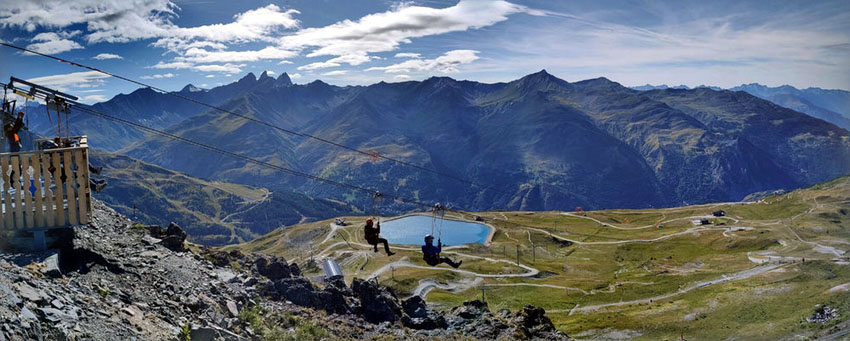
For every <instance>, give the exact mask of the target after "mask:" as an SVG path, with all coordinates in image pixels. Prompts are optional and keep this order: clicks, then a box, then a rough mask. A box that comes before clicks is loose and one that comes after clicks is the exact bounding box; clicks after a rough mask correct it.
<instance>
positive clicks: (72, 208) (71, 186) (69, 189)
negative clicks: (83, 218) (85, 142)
mask: <svg viewBox="0 0 850 341" xmlns="http://www.w3.org/2000/svg"><path fill="white" fill-rule="evenodd" d="M62 158H63V159H64V160H65V162H64V163H63V165H62V167H63V168H65V175H66V176H67V177H68V178H67V179H66V181H65V196H66V197H67V198H68V224H71V225H77V221H78V220H77V177H76V176H74V163H72V162H71V151H67V152H64V153H62Z"/></svg>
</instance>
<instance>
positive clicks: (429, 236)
mask: <svg viewBox="0 0 850 341" xmlns="http://www.w3.org/2000/svg"><path fill="white" fill-rule="evenodd" d="M428 239H431V240H434V236H432V235H430V234H426V235H425V241H428Z"/></svg>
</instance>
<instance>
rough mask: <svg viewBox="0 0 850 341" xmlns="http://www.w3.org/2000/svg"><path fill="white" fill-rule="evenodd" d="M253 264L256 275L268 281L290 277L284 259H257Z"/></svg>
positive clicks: (290, 274) (288, 268)
mask: <svg viewBox="0 0 850 341" xmlns="http://www.w3.org/2000/svg"><path fill="white" fill-rule="evenodd" d="M254 264H255V265H256V266H257V273H259V274H260V275H262V276H264V277H266V278H268V279H270V280H273V281H274V280H278V279H282V278H291V277H292V271H291V270H290V267H289V264H286V259H283V258H282V257H271V258H267V257H259V258H257V260H256V261H255V262H254Z"/></svg>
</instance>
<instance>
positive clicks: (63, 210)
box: [0, 137, 92, 248]
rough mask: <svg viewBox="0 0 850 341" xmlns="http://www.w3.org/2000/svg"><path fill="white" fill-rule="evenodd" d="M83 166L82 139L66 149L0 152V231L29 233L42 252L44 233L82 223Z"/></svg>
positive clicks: (85, 199)
mask: <svg viewBox="0 0 850 341" xmlns="http://www.w3.org/2000/svg"><path fill="white" fill-rule="evenodd" d="M88 164H89V163H88V146H87V144H86V140H85V137H82V138H81V139H79V140H78V146H74V147H70V148H56V149H48V150H40V151H31V152H19V153H0V175H2V179H0V181H2V187H0V188H2V192H0V232H6V233H10V232H11V233H14V234H17V235H21V233H20V232H24V233H23V234H24V235H26V234H29V232H33V234H34V238H33V239H34V242H36V243H38V244H42V248H43V243H44V238H43V235H44V231H47V230H50V229H54V228H64V227H70V226H73V225H79V224H88V222H89V217H90V213H91V207H92V201H91V188H90V186H89V168H88ZM39 236H41V238H39ZM39 239H40V240H39ZM16 243H17V242H16ZM36 246H38V245H36ZM36 248H37V247H36Z"/></svg>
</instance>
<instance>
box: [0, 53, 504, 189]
mask: <svg viewBox="0 0 850 341" xmlns="http://www.w3.org/2000/svg"><path fill="white" fill-rule="evenodd" d="M0 45H2V46H6V47H10V48H13V49H16V50H20V51H23V52H27V53H32V54H35V55H38V56H42V57H45V58H50V59H54V60H56V61H59V62H62V63H67V64H69V65H71V66H76V67H80V68H84V69H88V70H91V71H94V72H98V73H102V74H104V75H107V76H110V77H114V78H118V79H120V80H123V81H127V82H130V83H133V84H136V85H139V86H142V87H145V88H149V89H152V90H156V91H158V92H161V93H163V94H166V95H170V96H173V97H177V98H180V99H183V100H186V101H190V102H193V103H196V104H198V105H201V106H205V107H208V108H211V109H215V110H218V111H221V112H223V113H227V114H230V115H233V116H236V117H239V118H242V119H245V120H248V121H251V122H254V123H257V124H260V125H264V126H266V127H269V128H272V129H275V130H278V131H282V132H285V133H287V134H291V135H296V136H302V137H305V138H309V139H313V140H316V141H319V142H323V143H326V144H329V145H332V146H335V147H338V148H342V149H346V150H349V151H352V152H356V153H359V154H362V155H365V156H369V157H378V158H381V159H384V160H388V161H392V162H395V163H398V164H400V165H404V166H408V167H413V168H416V169H419V170H422V171H426V172H429V173H432V174H436V175H439V176H442V177H446V178H450V179H453V180H456V181H459V182H463V183H466V184H468V185H472V186H475V187H479V188H484V189H489V190H491V191H494V192H499V193H502V194H509V195H513V194H514V193H513V192H511V191H506V190H502V189H499V188H495V187H493V186H489V185H482V184H479V183H477V182H475V181H472V180H467V179H464V178H461V177H458V176H454V175H451V174H448V173H444V172H440V171H438V170H434V169H430V168H426V167H423V166H419V165H416V164H413V163H410V162H407V161H403V160H399V159H395V158H391V157H388V156H385V155H382V154H378V153H373V152H368V151H364V150H360V149H357V148H354V147H349V146H346V145H344V144H341V143H338V142H334V141H331V140H328V139H325V138H322V137H318V136H315V135H311V134H307V133H301V132H297V131H294V130H290V129H286V128H283V127H280V126H277V125H274V124H271V123H268V122H265V121H262V120H259V119H256V118H253V117H250V116H248V115H244V114H239V113H236V112H233V111H231V110H227V109H224V108H221V107H219V106H215V105H212V104H208V103H204V102H201V101H198V100H196V99H194V98H191V97H187V96H183V95H180V94H179V93H176V92H172V91H168V90H165V89H162V88H159V87H155V86H152V85H149V84H145V83H142V82H139V81H137V80H133V79H130V78H127V77H124V76H120V75H117V74H114V73H111V72H108V71H103V70H101V69H98V68H95V67H91V66H87V65H83V64H79V63H75V62H72V61H69V60H65V59H62V58H59V57H55V56H52V55H49V54H46V53H41V52H37V51H33V50H30V49H27V48H24V47H20V46H17V45H12V44H9V43H5V42H0Z"/></svg>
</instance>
